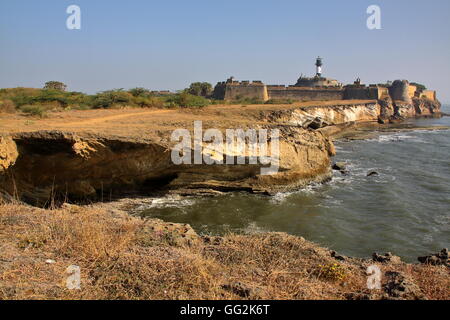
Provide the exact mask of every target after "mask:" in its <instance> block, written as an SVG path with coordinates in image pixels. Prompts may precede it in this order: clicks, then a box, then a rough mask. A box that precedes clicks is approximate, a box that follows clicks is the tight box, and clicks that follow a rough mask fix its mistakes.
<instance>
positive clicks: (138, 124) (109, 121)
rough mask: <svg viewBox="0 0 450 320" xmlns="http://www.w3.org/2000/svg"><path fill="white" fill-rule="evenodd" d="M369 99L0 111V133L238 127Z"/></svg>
mask: <svg viewBox="0 0 450 320" xmlns="http://www.w3.org/2000/svg"><path fill="white" fill-rule="evenodd" d="M367 102H372V101H371V100H351V101H345V100H343V101H313V102H303V103H295V104H290V105H248V106H241V105H212V106H208V107H205V108H201V109H192V108H189V109H188V108H186V109H181V108H177V109H120V110H111V109H108V110H105V109H98V110H82V111H81V110H71V111H63V112H52V113H48V114H47V115H46V116H45V117H43V118H39V117H30V116H24V115H20V114H0V133H15V132H32V131H39V130H62V131H70V132H77V133H92V134H106V135H119V136H128V137H132V136H133V137H141V138H142V137H145V136H146V135H151V133H152V132H154V131H165V130H173V129H176V128H188V129H190V128H192V127H193V122H194V121H195V120H202V121H204V125H205V126H207V127H215V128H238V127H239V124H241V125H242V126H243V127H245V126H246V125H248V124H249V123H252V124H265V123H267V119H264V118H263V117H261V116H260V114H261V112H263V113H265V112H270V111H274V110H289V109H295V108H299V107H312V106H325V105H345V104H358V103H367Z"/></svg>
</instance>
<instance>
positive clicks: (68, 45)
mask: <svg viewBox="0 0 450 320" xmlns="http://www.w3.org/2000/svg"><path fill="white" fill-rule="evenodd" d="M71 4H76V5H79V6H80V7H81V10H82V17H81V18H82V29H81V30H72V31H71V30H67V28H66V19H67V17H68V14H66V8H67V7H68V6H69V5H71ZM371 4H377V5H379V6H380V7H381V10H382V11H381V13H382V17H381V18H382V30H372V31H371V30H368V29H367V27H366V19H367V17H368V15H367V14H366V9H367V7H368V6H369V5H371ZM449 13H450V1H448V0H433V1H423V0H421V1H413V0H396V1H386V0H371V1H366V0H346V1H337V0H336V1H312V0H310V1H299V0H296V1H283V0H279V1H275V0H273V1H265V0H245V1H244V0H239V1H237V0H226V1H216V0H190V1H186V0H183V1H182V0H179V1H175V0H164V1H162V0H160V1H152V0H128V1H119V0H115V1H106V0H95V1H92V0H71V1H66V0H40V1H32V0H29V1H25V0H0V87H16V86H26V87H42V86H43V84H44V82H46V81H48V80H58V81H63V82H65V83H66V84H67V85H68V86H69V89H70V90H75V91H83V92H88V93H93V92H97V91H100V90H106V89H112V88H131V87H136V86H142V87H146V88H150V89H153V90H163V89H170V90H177V89H182V88H185V87H186V86H188V85H189V83H191V82H194V81H208V82H211V83H213V84H215V83H216V82H217V81H222V80H225V79H226V78H227V77H228V76H231V75H233V76H235V77H236V78H238V79H241V80H262V81H264V82H265V83H267V84H293V83H295V81H296V79H297V78H298V76H299V75H300V73H304V74H307V75H313V73H314V65H313V64H314V59H315V57H316V56H318V55H320V56H322V57H323V58H324V75H325V76H328V77H332V78H336V79H338V80H340V81H343V82H345V83H349V82H353V81H354V79H355V78H356V77H360V78H361V79H362V80H363V82H365V83H377V82H385V81H386V80H394V79H409V80H412V81H417V82H422V83H424V84H425V85H427V86H428V87H430V88H433V89H436V90H438V97H439V98H440V99H441V100H443V101H445V102H449V101H450V90H449V89H450V60H449V58H450V43H449V41H450V40H449V39H450V19H449Z"/></svg>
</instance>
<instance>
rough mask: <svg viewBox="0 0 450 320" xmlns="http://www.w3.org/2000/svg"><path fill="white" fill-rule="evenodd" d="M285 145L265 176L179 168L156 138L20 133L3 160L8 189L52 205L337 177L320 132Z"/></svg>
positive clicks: (254, 169)
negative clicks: (275, 170)
mask: <svg viewBox="0 0 450 320" xmlns="http://www.w3.org/2000/svg"><path fill="white" fill-rule="evenodd" d="M279 145H280V162H279V171H278V173H276V174H273V175H261V171H260V169H261V167H264V166H265V165H262V164H259V163H258V164H242V165H226V164H223V165H220V164H216V165H206V164H201V165H196V164H191V165H175V164H174V163H173V162H172V160H171V147H172V146H171V145H170V144H165V143H160V142H159V143H155V142H154V141H151V140H148V141H146V140H141V141H139V140H133V139H127V138H117V137H105V136H88V135H75V134H71V133H66V132H61V131H38V132H31V133H17V134H14V135H12V136H10V137H4V138H3V140H2V144H1V145H0V146H1V149H0V150H1V153H0V154H2V155H3V154H7V155H8V156H7V157H6V158H5V157H3V156H2V158H0V159H2V166H3V168H4V169H3V173H2V174H1V175H0V190H1V191H2V192H4V193H5V192H6V193H7V194H10V195H13V194H17V195H18V196H19V197H20V198H21V199H22V200H25V201H27V202H29V203H33V204H37V205H44V204H46V203H48V202H49V201H51V200H52V199H55V198H56V199H60V198H63V199H70V200H87V199H90V200H102V199H103V200H108V199H109V197H115V196H118V195H126V194H130V193H134V192H140V193H144V194H149V193H151V192H179V193H200V192H205V191H206V192H207V191H214V190H218V191H230V190H246V191H250V192H276V191H279V190H286V189H290V188H295V187H299V186H304V185H306V184H307V183H310V182H311V181H323V180H325V179H327V178H328V177H329V175H330V156H331V155H333V153H334V148H333V145H332V143H331V142H330V141H329V140H328V139H327V138H326V137H324V136H323V135H322V134H321V133H320V132H315V131H312V130H305V129H303V128H296V127H291V128H282V129H281V134H280V143H279ZM14 150H16V153H14ZM226 155H227V154H223V157H224V158H225V157H226ZM4 158H5V159H7V160H3V159H4ZM14 158H16V159H15V163H14V160H13V159H14ZM246 163H248V159H247V161H246Z"/></svg>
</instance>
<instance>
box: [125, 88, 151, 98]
mask: <svg viewBox="0 0 450 320" xmlns="http://www.w3.org/2000/svg"><path fill="white" fill-rule="evenodd" d="M128 92H129V93H130V94H131V95H132V96H133V97H150V96H151V95H152V94H151V92H150V91H149V90H147V89H145V88H133V89H130V90H128Z"/></svg>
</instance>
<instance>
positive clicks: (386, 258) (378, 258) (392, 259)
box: [372, 252, 402, 263]
mask: <svg viewBox="0 0 450 320" xmlns="http://www.w3.org/2000/svg"><path fill="white" fill-rule="evenodd" d="M372 260H373V261H375V262H381V263H401V262H402V261H401V259H400V257H398V256H395V255H393V254H392V253H390V252H387V253H385V254H383V255H381V254H378V253H376V252H374V253H373V254H372Z"/></svg>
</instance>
